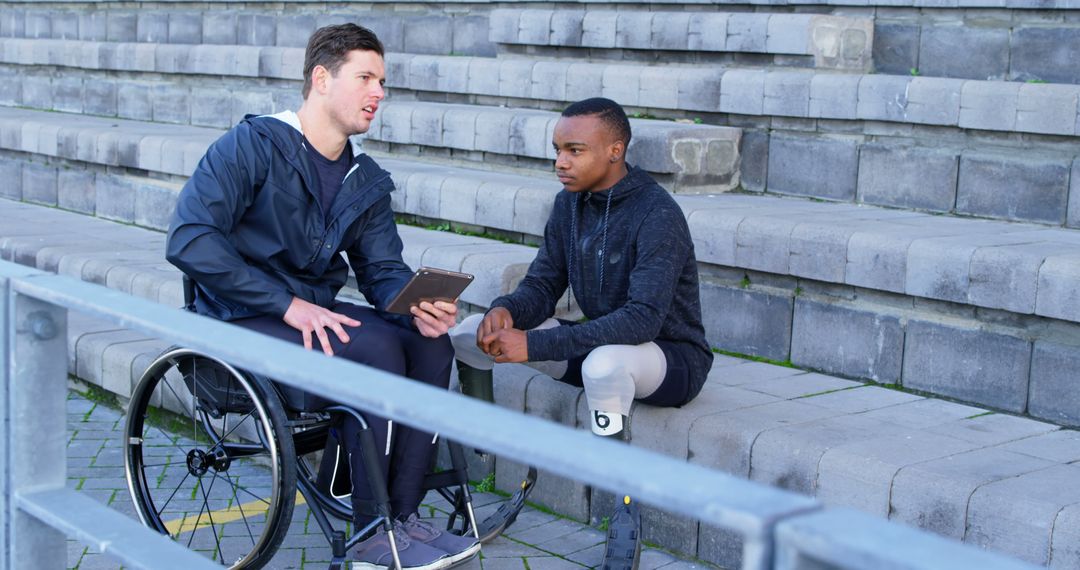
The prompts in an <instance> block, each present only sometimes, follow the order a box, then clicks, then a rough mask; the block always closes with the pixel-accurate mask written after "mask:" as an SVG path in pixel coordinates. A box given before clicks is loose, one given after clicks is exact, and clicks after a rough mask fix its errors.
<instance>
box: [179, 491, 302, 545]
mask: <svg viewBox="0 0 1080 570" xmlns="http://www.w3.org/2000/svg"><path fill="white" fill-rule="evenodd" d="M296 504H297V505H302V504H304V496H303V495H301V494H300V491H297V492H296ZM269 508H270V506H269V505H267V504H266V502H264V501H261V500H255V501H251V502H248V503H244V504H242V505H234V506H231V507H228V508H225V509H221V510H217V511H210V512H209V513H208V512H206V511H203V513H202V515H201V516H200V515H199V513H195V514H191V515H188V516H186V517H183V518H179V519H175V520H171V521H169V522H167V523H165V528H166V530H168V531H169V536H172V537H177V536H180V535H181V534H184V533H185V532H193V531H195V530H198V529H200V528H204V527H208V526H210V525H211V524H214V525H223V524H226V523H231V522H234V521H238V520H240V519H242V518H247V517H251V516H255V515H261V514H264V513H265V512H266V510H267V509H269ZM211 519H213V523H211V522H210V521H211Z"/></svg>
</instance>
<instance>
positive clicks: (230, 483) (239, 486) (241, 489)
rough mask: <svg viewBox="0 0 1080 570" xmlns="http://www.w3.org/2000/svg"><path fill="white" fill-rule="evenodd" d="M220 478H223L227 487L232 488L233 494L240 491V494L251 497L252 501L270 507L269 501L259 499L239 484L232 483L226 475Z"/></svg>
mask: <svg viewBox="0 0 1080 570" xmlns="http://www.w3.org/2000/svg"><path fill="white" fill-rule="evenodd" d="M222 478H224V479H225V481H226V482H228V483H229V485H231V486H232V488H233V493H235V492H236V491H241V492H244V493H247V494H248V495H251V497H252V498H253V499H255V500H257V501H262V502H264V503H266V505H267V506H269V505H270V501H268V500H266V499H264V498H263V497H260V496H258V495H256V494H255V493H254V492H253V491H251V490H249V489H248V488H247V487H245V486H243V485H241V484H239V483H233V480H232V479H231V478H230V477H229V475H228V474H225V475H222Z"/></svg>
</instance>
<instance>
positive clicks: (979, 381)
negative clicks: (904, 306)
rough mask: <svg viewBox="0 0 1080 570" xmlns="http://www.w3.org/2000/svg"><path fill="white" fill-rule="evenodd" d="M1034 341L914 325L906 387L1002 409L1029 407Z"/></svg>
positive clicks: (908, 343)
mask: <svg viewBox="0 0 1080 570" xmlns="http://www.w3.org/2000/svg"><path fill="white" fill-rule="evenodd" d="M1030 359H1031V343H1030V342H1027V341H1024V340H1021V339H1018V338H1015V337H1010V336H1005V335H1002V334H997V333H992V332H985V331H977V330H968V329H959V328H954V327H950V326H945V325H939V324H935V323H928V322H921V321H912V322H910V323H909V324H908V327H907V336H906V341H905V347H904V374H903V384H904V385H905V386H907V387H909V388H915V389H918V390H926V391H928V392H932V393H935V394H943V395H946V396H952V397H955V398H959V399H962V400H965V401H969V402H975V403H980V404H986V405H990V406H994V407H997V408H1001V409H1005V410H1010V411H1017V412H1019V411H1022V410H1023V409H1024V408H1025V406H1026V404H1027V393H1028V372H1029V365H1030Z"/></svg>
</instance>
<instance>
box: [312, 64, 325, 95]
mask: <svg viewBox="0 0 1080 570" xmlns="http://www.w3.org/2000/svg"><path fill="white" fill-rule="evenodd" d="M329 77H330V70H328V69H326V68H325V67H323V66H321V65H316V66H315V68H314V69H312V70H311V88H312V90H314V91H318V92H319V93H323V92H325V91H326V80H327V79H328V78H329Z"/></svg>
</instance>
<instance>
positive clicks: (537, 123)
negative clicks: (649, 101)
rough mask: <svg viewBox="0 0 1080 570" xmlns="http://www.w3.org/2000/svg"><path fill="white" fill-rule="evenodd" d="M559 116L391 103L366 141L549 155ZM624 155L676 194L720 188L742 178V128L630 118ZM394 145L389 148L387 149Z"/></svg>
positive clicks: (535, 156) (457, 150)
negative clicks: (630, 132)
mask: <svg viewBox="0 0 1080 570" xmlns="http://www.w3.org/2000/svg"><path fill="white" fill-rule="evenodd" d="M558 120H559V114H558V113H554V112H550V111H536V110H527V109H508V108H502V107H488V106H479V105H452V104H445V103H424V102H410V101H400V100H399V101H388V102H384V103H383V104H382V105H380V107H379V113H378V114H377V115H376V118H375V121H373V122H372V125H371V128H370V130H368V132H367V134H365V135H363V138H364V140H365V141H379V142H383V143H392V144H406V145H418V146H421V147H432V148H442V149H450V150H451V151H452V152H453V153H455V154H454V156H461V155H462V154H464V155H465V156H468V154H467V153H472V152H480V153H485V154H495V155H509V156H514V157H527V158H533V159H539V160H542V161H545V163H546V164H544V168H545V169H547V168H548V167H549V165H550V163H548V162H547V161H550V160H553V159H554V152H553V151H552V147H551V140H552V134H553V132H554V130H555V123H556V122H557V121H558ZM630 124H631V127H632V129H633V131H634V136H633V138H632V139H631V141H630V147H629V149H628V150H627V160H629V161H630V162H631V163H632V164H635V165H637V166H639V167H641V168H643V169H644V170H646V171H648V172H650V173H653V174H657V175H660V177H661V179H662V180H664V181H665V182H667V183H668V184H669V185H670V188H669V189H670V190H672V191H675V192H722V191H725V190H729V189H731V188H734V187H736V186H738V183H739V170H738V169H739V136H740V134H741V132H742V131H741V130H740V129H736V128H732V127H714V126H705V125H693V124H683V123H675V122H669V121H655V120H644V119H631V120H630ZM391 148H392V147H391Z"/></svg>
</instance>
